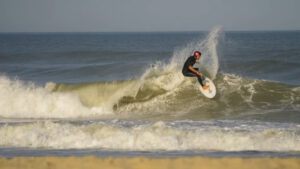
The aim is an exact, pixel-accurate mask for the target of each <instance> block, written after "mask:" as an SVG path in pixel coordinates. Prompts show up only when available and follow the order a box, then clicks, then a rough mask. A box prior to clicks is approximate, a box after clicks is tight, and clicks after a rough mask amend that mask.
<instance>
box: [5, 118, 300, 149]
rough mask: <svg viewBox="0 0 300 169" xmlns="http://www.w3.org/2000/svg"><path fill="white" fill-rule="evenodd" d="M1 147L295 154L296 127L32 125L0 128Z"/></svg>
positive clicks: (194, 123) (44, 123) (278, 125)
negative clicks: (276, 152)
mask: <svg viewBox="0 0 300 169" xmlns="http://www.w3.org/2000/svg"><path fill="white" fill-rule="evenodd" d="M0 138H2V139H0V146H1V147H29V148H40V147H44V148H55V149H68V148H102V149H109V150H130V151H132V150H137V151H144V150H146V151H157V150H165V151H176V150H178V151H184V150H193V151H197V150H220V151H246V150H247V151H248V150H249V151H252V150H253V151H300V142H299V139H300V135H299V127H297V126H295V125H288V126H284V125H280V124H271V125H268V124H263V123H261V124H247V123H245V124H234V122H228V123H225V124H224V123H222V124H221V125H218V123H214V122H184V121H183V122H180V121H177V122H172V123H168V122H156V123H145V122H132V121H130V122H120V121H112V122H111V121H110V122H97V123H92V124H85V125H83V124H81V125H75V124H70V123H54V122H35V123H32V124H22V125H20V124H19V125H5V126H1V127H0Z"/></svg>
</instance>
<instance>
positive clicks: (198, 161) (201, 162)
mask: <svg viewBox="0 0 300 169" xmlns="http://www.w3.org/2000/svg"><path fill="white" fill-rule="evenodd" d="M0 168H1V169H15V168H22V169H41V168H43V169H56V168H60V169H70V168H72V169H82V168H89V169H98V168H99V169H103V168H105V169H167V168H170V169H196V168H197V169H219V168H222V169H227V168H228V169H229V168H230V169H253V168H255V169H271V168H272V169H273V168H274V169H275V168H278V169H285V168H286V169H299V168H300V159H299V158H227V157H226V158H205V157H192V158H145V157H136V158H97V157H93V156H88V157H29V158H28V157H25V158H23V157H17V158H12V159H7V158H1V159H0Z"/></svg>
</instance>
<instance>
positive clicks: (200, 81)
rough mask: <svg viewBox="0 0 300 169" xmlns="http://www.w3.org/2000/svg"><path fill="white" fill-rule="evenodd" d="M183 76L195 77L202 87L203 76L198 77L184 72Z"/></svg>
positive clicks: (192, 73)
mask: <svg viewBox="0 0 300 169" xmlns="http://www.w3.org/2000/svg"><path fill="white" fill-rule="evenodd" d="M183 75H184V76H187V77H197V79H198V82H199V83H200V85H201V86H204V84H203V80H204V76H199V75H197V74H196V73H194V72H185V73H184V74H183Z"/></svg>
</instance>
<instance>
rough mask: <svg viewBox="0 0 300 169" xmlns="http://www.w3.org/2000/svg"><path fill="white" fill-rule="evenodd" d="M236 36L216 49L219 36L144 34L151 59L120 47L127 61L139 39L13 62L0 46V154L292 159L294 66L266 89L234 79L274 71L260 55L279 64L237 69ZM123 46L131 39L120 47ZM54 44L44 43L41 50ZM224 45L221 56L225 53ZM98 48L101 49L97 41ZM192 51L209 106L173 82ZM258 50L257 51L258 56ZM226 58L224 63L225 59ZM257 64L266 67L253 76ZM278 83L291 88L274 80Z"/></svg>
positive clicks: (195, 90)
mask: <svg viewBox="0 0 300 169" xmlns="http://www.w3.org/2000/svg"><path fill="white" fill-rule="evenodd" d="M246 35H247V34H246ZM246 35H244V34H242V35H239V34H238V35H236V34H233V35H232V37H233V38H231V39H230V40H226V39H227V36H228V35H227V34H226V32H224V30H223V28H222V27H215V28H213V29H212V30H211V31H210V32H209V33H205V34H203V35H202V34H201V36H200V35H198V36H193V37H191V38H189V39H184V38H183V36H182V35H181V34H178V35H177V34H162V35H160V34H159V36H154V35H153V36H149V34H147V33H146V34H145V35H143V36H145V37H144V38H145V39H147V38H153V39H151V41H150V42H153V41H155V42H157V43H158V45H157V46H155V47H153V48H154V49H155V50H154V49H151V50H150V49H148V47H149V44H147V45H145V47H143V45H142V46H141V47H136V48H134V47H132V49H131V48H130V47H128V49H127V50H128V51H124V46H126V44H125V41H126V40H129V41H131V44H132V43H139V41H140V39H139V38H138V37H139V36H141V35H140V34H137V35H135V34H133V35H131V34H125V35H122V34H121V35H115V36H116V37H115V38H120V39H119V41H121V42H119V43H120V44H115V45H116V46H118V45H120V49H109V45H108V46H107V47H105V50H102V49H99V47H96V46H95V47H94V48H93V49H90V48H91V46H87V44H81V43H82V42H80V41H78V42H77V43H78V44H76V45H77V46H76V45H75V46H72V48H74V50H75V48H79V49H80V50H79V51H76V50H75V51H70V49H68V47H69V48H70V46H68V45H70V44H69V43H67V42H65V39H68V36H71V35H66V37H65V39H63V40H62V42H64V43H65V44H66V47H65V48H63V49H57V51H55V52H54V53H53V51H51V50H52V49H49V50H50V51H51V52H46V53H43V52H44V51H43V52H41V51H40V50H42V48H41V47H38V46H35V47H36V49H34V50H33V51H26V50H25V51H21V50H19V52H16V51H14V49H15V48H16V47H15V46H13V45H12V44H13V43H14V41H13V40H10V39H8V40H7V43H8V44H9V45H12V47H11V48H12V49H11V51H5V50H2V52H1V53H0V55H1V59H2V61H4V62H5V64H2V69H4V70H1V73H2V74H1V75H0V138H1V139H0V147H1V148H2V149H3V148H5V149H12V150H14V149H17V148H19V149H20V148H22V149H24V148H25V149H32V150H36V149H46V150H53V149H62V150H63V149H66V150H67V149H96V150H99V151H104V150H109V151H128V152H131V151H148V152H161V151H167V152H168V151H179V152H182V153H183V152H186V151H192V152H203V151H218V152H231V151H237V152H243V151H257V152H266V151H268V152H269V151H270V152H293V153H295V152H296V154H297V152H299V151H300V123H299V122H300V117H299V112H300V87H299V84H298V81H297V80H296V81H295V79H297V71H299V70H298V69H297V68H296V67H298V66H299V64H300V63H299V59H298V60H297V59H296V60H295V61H294V63H293V64H292V63H291V64H290V65H288V66H287V67H291V66H293V65H295V68H294V70H293V71H290V72H291V73H290V74H287V75H284V76H278V74H276V73H274V76H268V77H272V78H273V79H272V78H271V79H268V77H266V78H262V77H260V76H258V77H253V75H251V74H246V73H247V72H246V73H244V72H243V71H242V70H243V64H244V63H245V62H247V65H248V67H245V66H244V67H245V69H247V68H249V67H253V69H252V70H255V69H258V70H260V69H261V71H265V74H268V73H270V71H269V70H271V69H272V70H273V69H274V70H275V68H270V67H268V66H265V65H268V64H269V63H274V62H272V59H270V57H271V56H269V55H272V58H273V60H275V61H278V62H281V64H282V65H283V66H284V64H287V63H289V62H287V61H286V59H285V60H283V61H280V60H279V59H278V57H277V56H276V55H274V54H269V55H268V54H266V53H267V52H265V53H264V54H263V56H260V57H258V58H256V60H255V58H253V57H252V58H251V57H245V58H244V59H243V58H242V59H241V57H243V55H241V56H239V57H237V53H238V52H237V51H235V50H240V51H239V52H240V53H243V52H244V51H243V50H245V47H244V48H241V49H239V48H234V46H235V45H237V44H239V43H240V42H239V40H240V39H236V40H234V37H235V36H238V38H242V37H243V36H246ZM296 35H297V36H298V34H296ZM2 36H4V35H2ZM7 36H8V35H7ZM43 36H46V35H43ZM47 36H50V37H51V35H47ZM73 36H74V37H76V36H77V35H73ZM78 36H79V35H78ZM80 36H84V35H80ZM87 36H88V35H87ZM98 36H99V37H98V38H99V39H98V40H97V43H100V44H102V43H101V38H102V39H105V38H108V39H109V38H110V37H109V36H113V35H110V34H109V36H108V35H106V34H104V35H102V34H100V35H98ZM118 36H120V37H118ZM131 36H136V37H135V38H133V39H130V38H131ZM176 36H178V37H179V38H180V37H181V38H183V39H182V41H183V42H184V43H182V44H181V45H178V44H176V43H175V42H174V37H176ZM186 36H189V34H187V35H186ZM186 36H184V37H186ZM281 36H283V35H281ZM285 36H288V35H285ZM161 37H164V38H166V37H168V38H169V39H170V40H169V41H168V43H167V44H166V45H170V46H172V47H171V49H172V50H170V51H164V50H165V49H161V48H160V45H161V44H159V43H160V41H161V40H160V39H159V38H161ZM278 37H279V35H278ZM283 37H284V36H283ZM40 38H41V39H42V40H44V39H43V38H45V37H42V36H41V37H40ZM48 38H49V37H48ZM122 38H123V39H122ZM157 38H158V39H157ZM247 38H248V39H249V40H247V41H248V42H249V43H250V44H252V45H254V46H255V45H256V44H255V43H257V42H253V43H251V42H252V41H251V38H252V35H249V37H247ZM279 38H282V37H279ZM72 39H73V40H74V38H72ZM265 39H267V38H265ZM21 40H23V41H26V40H24V39H21ZM59 40H60V39H55V38H54V40H53V42H48V43H54V44H55V42H56V41H59ZM255 40H256V41H257V39H255ZM262 40H264V39H263V38H262ZM94 41H95V40H91V42H94ZM123 41H124V42H123ZM105 42H106V43H107V42H109V41H108V40H107V39H106V41H105ZM113 42H114V41H113ZM150 42H147V43H150ZM238 42H239V43H238ZM296 42H298V41H296ZM28 43H29V42H28ZM114 43H115V42H114ZM143 43H146V42H143ZM173 43H174V44H173ZM243 43H245V42H243ZM293 43H295V42H294V41H293ZM228 44H229V45H231V46H230V47H231V48H230V49H227V51H226V48H228ZM9 45H8V46H9ZM35 45H36V44H35ZM73 45H74V44H73ZM81 45H82V46H81ZM102 45H104V46H105V45H106V44H104V40H103V44H102ZM146 46H147V47H146ZM248 47H249V48H251V45H249V46H248ZM270 47H271V46H270ZM285 47H286V46H285ZM44 48H45V47H43V50H44ZM224 48H225V49H224ZM0 49H1V46H0ZM251 49H253V48H251ZM28 50H30V49H28ZM31 50H32V49H31ZM61 50H62V51H61ZM72 50H73V49H72ZM153 50H154V51H153ZM195 50H200V51H201V52H202V54H203V55H202V57H201V60H200V61H199V62H198V63H197V64H196V65H195V66H196V67H199V68H200V70H201V72H203V73H205V74H206V75H207V76H208V77H210V78H211V79H213V80H214V83H215V84H216V87H217V96H216V98H214V99H207V98H205V97H204V96H202V94H201V93H200V91H199V84H198V82H197V80H196V79H195V78H189V77H184V76H183V75H182V73H181V69H182V64H183V63H184V61H185V59H186V58H187V57H188V56H190V55H192V53H193V51H195ZM231 50H232V51H231ZM260 50H262V49H261V48H260V47H257V52H258V53H260ZM285 50H287V49H285ZM17 51H18V50H17ZM299 51H300V49H297V51H295V48H293V50H292V51H291V52H290V53H289V56H290V57H292V58H295V56H294V55H295V53H296V55H297V52H299ZM230 52H232V53H233V54H232V55H228V53H230ZM32 53H33V54H32ZM238 54H239V53H238ZM119 55H120V56H119ZM265 55H266V56H265ZM24 57H28V59H24ZM114 57H117V58H114ZM39 58H40V60H39ZM83 58H84V59H83ZM44 59H48V60H49V62H48V61H46V60H44ZM127 60H128V61H127ZM259 60H261V62H264V63H268V64H264V65H262V67H259V64H257V63H259ZM35 62H37V63H35ZM98 62H99V63H98ZM38 63H39V64H38ZM63 63H65V64H63ZM18 65H21V66H24V67H23V69H22V70H20V73H18V74H17V75H14V72H18V71H19V70H18ZM141 65H143V66H141ZM233 65H234V66H233ZM239 66H240V67H239ZM237 67H238V69H234V68H237ZM264 68H266V70H264ZM21 72H22V73H21ZM103 72H106V73H103ZM110 72H111V73H110ZM116 72H121V74H117V75H116V77H117V79H114V78H115V77H111V76H112V75H115V74H116ZM249 72H250V71H249ZM98 73H99V75H98V76H97V77H95V74H98ZM102 73H103V74H102ZM76 76H78V77H77V78H74V79H72V78H70V77H76ZM293 76H294V77H293ZM47 77H48V79H47ZM285 77H286V78H288V77H293V78H291V79H293V80H291V81H290V82H287V81H288V80H286V79H284V80H281V79H282V78H285ZM45 78H46V79H45ZM68 78H69V80H68ZM78 79H81V80H78ZM97 79H100V80H97ZM101 79H102V80H101ZM16 151H17V150H16Z"/></svg>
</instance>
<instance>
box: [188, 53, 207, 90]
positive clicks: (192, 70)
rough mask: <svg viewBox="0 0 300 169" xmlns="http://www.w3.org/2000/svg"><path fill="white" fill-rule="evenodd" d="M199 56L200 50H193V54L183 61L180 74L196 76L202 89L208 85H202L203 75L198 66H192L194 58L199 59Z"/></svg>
mask: <svg viewBox="0 0 300 169" xmlns="http://www.w3.org/2000/svg"><path fill="white" fill-rule="evenodd" d="M200 57H201V52H199V51H196V52H194V55H193V56H190V57H189V58H188V59H187V60H186V61H185V63H184V66H183V68H182V74H183V75H184V76H187V77H195V76H196V77H197V78H198V81H199V83H200V84H201V86H202V88H203V89H208V88H209V85H204V84H203V80H204V79H205V77H204V76H203V75H202V73H201V72H199V71H198V70H199V69H198V68H194V67H193V65H194V64H195V63H196V60H199V59H200Z"/></svg>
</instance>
